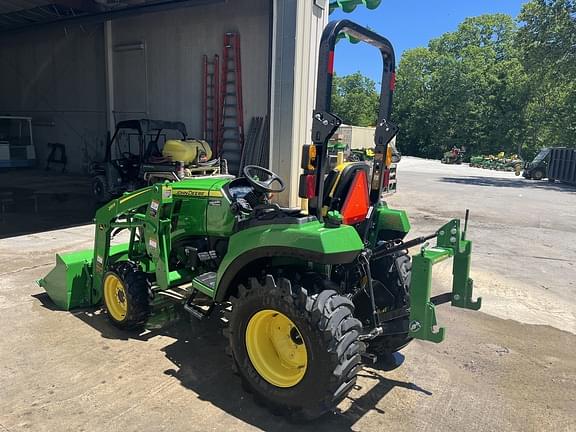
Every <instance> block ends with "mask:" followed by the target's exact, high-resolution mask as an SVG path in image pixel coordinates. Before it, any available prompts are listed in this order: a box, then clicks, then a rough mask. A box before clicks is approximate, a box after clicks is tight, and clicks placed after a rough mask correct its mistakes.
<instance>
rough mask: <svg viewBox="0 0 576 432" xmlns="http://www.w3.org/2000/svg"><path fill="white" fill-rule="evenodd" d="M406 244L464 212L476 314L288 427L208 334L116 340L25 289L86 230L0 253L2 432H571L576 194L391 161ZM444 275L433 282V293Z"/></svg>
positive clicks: (92, 314) (37, 238) (94, 318)
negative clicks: (405, 220)
mask: <svg viewBox="0 0 576 432" xmlns="http://www.w3.org/2000/svg"><path fill="white" fill-rule="evenodd" d="M389 201H390V205H391V206H394V207H398V208H405V209H406V210H407V211H408V212H409V215H410V217H411V222H412V225H413V227H414V232H413V234H414V235H417V234H424V233H428V232H432V231H433V230H435V229H436V228H437V227H438V226H439V225H441V224H442V223H443V222H444V221H445V220H446V219H449V218H450V217H453V216H462V215H463V213H464V209H465V208H470V211H471V218H472V219H471V221H470V226H469V234H468V237H469V238H470V239H472V240H473V241H474V255H473V275H472V276H473V277H474V279H475V287H476V294H478V295H481V296H482V297H483V309H482V311H481V312H472V311H464V310H459V309H455V308H450V307H447V306H443V307H439V308H438V318H439V321H440V324H441V325H446V327H447V337H446V341H445V342H444V343H442V344H439V345H435V344H431V343H425V342H420V341H415V342H413V343H412V344H410V345H409V346H408V347H407V348H406V349H404V350H403V351H402V353H403V355H405V357H406V362H405V363H404V364H403V365H402V366H401V367H400V368H398V369H396V370H394V371H392V372H381V371H375V370H372V369H365V370H364V371H363V372H362V373H361V376H360V379H359V380H358V385H357V387H356V388H355V389H354V390H353V392H352V393H351V394H350V397H349V398H348V399H347V400H345V401H344V402H343V403H342V404H341V405H340V407H339V410H338V412H336V413H334V414H330V415H327V416H325V417H323V418H321V419H319V420H317V421H315V422H313V423H311V424H306V425H298V426H297V427H295V426H294V425H291V424H289V423H286V422H285V421H284V420H283V419H281V418H278V417H274V416H272V415H271V414H269V413H268V412H267V411H266V410H264V409H262V408H260V407H258V406H257V405H255V403H254V402H253V400H252V399H251V397H250V395H248V394H246V393H245V392H243V390H242V389H241V386H240V384H239V382H238V380H237V378H236V377H235V376H234V375H233V374H232V373H231V370H230V367H229V360H228V358H227V357H226V355H225V353H224V340H223V338H222V337H221V336H220V333H219V331H218V330H219V329H218V326H219V323H218V322H217V321H216V320H210V321H208V322H207V323H205V324H203V325H202V327H200V328H199V326H198V325H197V324H196V325H194V326H193V327H192V328H191V327H190V326H189V325H188V324H187V323H182V324H180V325H177V326H174V327H171V328H169V329H167V330H164V331H160V332H147V333H144V334H131V333H123V332H120V331H118V330H116V329H114V328H113V327H112V326H110V324H109V323H108V322H107V321H106V319H105V317H104V316H103V315H102V314H101V313H99V312H98V311H92V310H89V311H84V310H81V311H75V312H74V313H70V312H63V311H55V310H53V309H52V307H51V304H50V302H49V301H48V300H47V299H46V297H45V295H43V294H42V290H41V289H39V288H38V287H37V286H36V285H35V283H34V281H35V280H36V279H38V278H39V277H41V276H43V275H45V274H46V272H47V271H48V270H49V269H50V268H51V266H52V265H53V262H54V253H56V252H61V251H64V250H75V249H78V248H82V247H89V246H90V243H91V239H92V230H93V228H92V227H91V226H84V227H76V228H68V229H63V230H58V231H50V232H43V233H37V234H31V235H26V236H21V237H12V238H5V239H1V240H0V265H1V267H0V269H1V270H0V330H1V331H2V337H1V338H0V431H1V432H6V431H28V430H31V431H75V432H79V431H106V432H112V431H161V430H170V431H211V430H214V431H220V430H225V431H253V430H269V431H292V430H294V429H298V430H300V431H314V432H323V431H326V432H327V431H349V430H353V431H381V430H389V429H393V430H395V431H438V430H463V431H494V430H506V431H574V430H576V392H575V389H576V355H575V354H576V335H575V333H576V327H575V325H576V319H575V317H574V312H575V311H576V307H575V305H574V298H575V296H574V294H575V292H574V291H575V290H576V286H575V284H574V275H575V274H576V273H575V271H574V270H575V268H574V265H573V263H574V262H575V258H576V248H575V247H574V245H573V244H572V243H573V242H574V241H575V240H576V217H575V216H576V214H575V212H576V189H574V188H572V189H570V188H565V187H562V186H561V185H556V184H554V185H552V184H548V183H546V182H531V181H526V180H523V179H521V178H516V177H514V175H513V174H509V173H496V172H491V171H486V170H481V169H476V168H468V167H467V166H464V165H462V166H445V165H441V164H440V163H439V162H436V161H425V160H419V159H413V158H403V160H402V162H401V163H400V165H399V192H398V193H397V194H396V195H395V196H393V197H391V198H390V200H389ZM449 277H450V269H449V268H448V267H446V266H444V267H441V268H439V269H438V271H437V272H436V273H435V276H434V284H435V290H436V291H438V292H440V291H442V290H445V289H447V288H448V287H447V284H448V279H449Z"/></svg>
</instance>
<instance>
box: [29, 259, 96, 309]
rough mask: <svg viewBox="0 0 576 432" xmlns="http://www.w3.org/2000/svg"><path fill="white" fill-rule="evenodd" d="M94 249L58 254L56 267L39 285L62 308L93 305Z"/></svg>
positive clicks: (39, 281)
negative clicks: (92, 274)
mask: <svg viewBox="0 0 576 432" xmlns="http://www.w3.org/2000/svg"><path fill="white" fill-rule="evenodd" d="M93 256H94V251H93V250H92V249H85V250H82V251H78V252H68V253H63V254H56V267H54V268H53V269H52V270H51V271H50V273H48V274H47V275H46V276H45V277H44V278H42V279H40V280H38V285H40V286H41V287H42V288H44V289H45V290H46V293H47V294H48V295H49V296H50V298H51V299H52V301H53V302H54V303H55V304H56V306H58V307H59V308H61V309H64V310H70V309H72V308H77V307H86V306H92V304H91V301H90V299H91V296H90V288H91V279H92V278H91V273H92V271H91V267H92V259H93Z"/></svg>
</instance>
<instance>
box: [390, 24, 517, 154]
mask: <svg viewBox="0 0 576 432" xmlns="http://www.w3.org/2000/svg"><path fill="white" fill-rule="evenodd" d="M515 33H516V26H515V24H514V21H513V20H512V18H511V17H509V16H507V15H503V14H494V15H482V16H479V17H473V18H467V19H466V20H464V22H463V23H462V24H460V26H459V27H458V29H457V30H456V31H455V32H450V33H446V34H444V35H442V36H441V37H439V38H437V39H433V40H431V41H430V43H429V45H428V47H427V48H417V49H414V50H410V51H407V52H406V53H404V55H403V56H402V59H401V61H400V65H399V68H398V82H397V87H396V102H395V107H394V109H395V111H394V112H395V115H394V118H395V119H396V121H397V122H398V123H399V125H400V135H399V140H398V142H399V146H400V147H401V149H402V150H403V151H405V152H406V153H409V154H416V155H420V156H425V157H440V156H441V155H442V154H443V152H444V151H446V150H447V149H449V148H451V147H452V146H453V145H457V146H465V147H466V148H467V150H468V152H469V153H484V152H490V151H500V150H506V151H513V150H515V149H516V148H517V147H518V146H519V144H520V142H521V140H522V137H521V136H520V134H519V133H518V130H519V125H520V124H521V123H522V121H523V120H522V119H523V116H522V107H523V105H524V104H525V90H524V88H525V86H526V81H527V79H526V74H525V72H524V68H523V66H522V64H521V62H520V61H519V59H518V54H517V49H516V48H515V46H514V43H513V41H514V35H515Z"/></svg>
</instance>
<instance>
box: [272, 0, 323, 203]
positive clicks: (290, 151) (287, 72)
mask: <svg viewBox="0 0 576 432" xmlns="http://www.w3.org/2000/svg"><path fill="white" fill-rule="evenodd" d="M273 21H274V29H273V54H272V56H273V64H272V85H273V92H272V107H271V110H272V122H271V137H272V139H271V143H270V145H271V167H272V169H273V170H275V171H276V172H277V173H279V174H280V175H281V176H283V177H284V178H285V179H286V180H288V187H287V190H286V191H285V192H284V193H282V194H281V195H280V196H279V200H280V202H281V204H283V205H289V206H298V205H299V204H300V202H299V199H298V178H299V176H298V174H299V172H300V159H301V155H302V145H303V144H306V143H310V142H311V133H312V110H313V108H314V103H315V96H316V75H317V68H318V64H317V63H318V47H319V44H320V37H321V35H322V30H323V29H324V27H325V26H326V24H327V22H328V2H327V0H275V1H274V19H273Z"/></svg>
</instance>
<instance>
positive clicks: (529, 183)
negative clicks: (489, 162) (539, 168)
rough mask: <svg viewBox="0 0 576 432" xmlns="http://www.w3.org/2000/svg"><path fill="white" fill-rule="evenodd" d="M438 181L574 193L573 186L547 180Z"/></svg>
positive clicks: (482, 179) (474, 179)
mask: <svg viewBox="0 0 576 432" xmlns="http://www.w3.org/2000/svg"><path fill="white" fill-rule="evenodd" d="M440 181H442V182H444V183H456V184H465V185H474V186H489V187H506V188H522V189H542V190H556V191H562V192H568V193H576V187H575V186H572V185H569V184H565V183H559V182H554V183H552V182H549V181H547V180H540V181H538V180H526V179H521V178H503V177H482V176H468V177H442V178H441V179H440Z"/></svg>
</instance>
